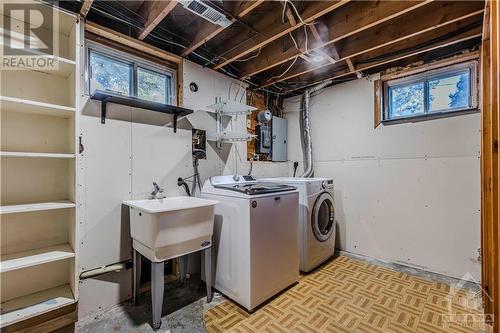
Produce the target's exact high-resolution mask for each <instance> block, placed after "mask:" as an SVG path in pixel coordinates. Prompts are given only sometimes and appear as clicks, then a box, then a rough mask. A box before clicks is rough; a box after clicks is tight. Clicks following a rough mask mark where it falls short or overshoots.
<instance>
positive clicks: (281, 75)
mask: <svg viewBox="0 0 500 333" xmlns="http://www.w3.org/2000/svg"><path fill="white" fill-rule="evenodd" d="M297 59H299V56H296V57H295V59H293V61H292V63H291V64H290V66H288V68H287V69H286V70H285V71H284V72H283V73H281V74H280V75H276V76H273V77H271V78H269V79H267V82H269V81H271V80H272V79H280V78H282V77H283V75H285V74H286V73H288V71H289V70H290V69H291V68H292V67H293V65H295V62H296V61H297Z"/></svg>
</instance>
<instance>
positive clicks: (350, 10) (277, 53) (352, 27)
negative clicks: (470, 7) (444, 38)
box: [240, 1, 430, 78]
mask: <svg viewBox="0 0 500 333" xmlns="http://www.w3.org/2000/svg"><path fill="white" fill-rule="evenodd" d="M428 3H430V1H354V2H352V3H350V4H348V5H346V6H343V7H341V8H339V9H337V10H335V11H333V12H332V13H331V14H330V15H329V17H327V18H325V21H326V22H331V24H329V27H328V39H327V40H325V41H324V43H323V45H318V47H324V46H326V45H328V44H333V43H335V42H337V41H339V40H341V39H343V38H346V37H348V36H351V35H353V34H355V33H357V32H360V31H363V30H366V29H369V28H371V27H373V26H375V25H378V24H381V23H383V22H386V21H388V20H390V19H392V18H395V17H398V16H400V15H403V14H405V13H408V12H411V11H412V10H415V9H417V8H420V7H422V6H424V5H426V4H428ZM299 44H300V43H299ZM299 48H300V49H303V45H300V46H299ZM300 53H301V51H300V50H297V49H296V48H295V47H293V46H292V47H290V48H289V49H287V50H285V51H283V43H282V41H281V40H278V41H275V42H273V43H271V44H269V45H267V46H266V47H265V48H263V49H262V50H261V54H260V55H259V57H257V58H255V59H254V60H252V61H251V62H247V63H245V64H243V65H241V66H240V69H241V75H240V76H241V77H242V78H244V77H249V76H253V75H255V74H258V73H260V72H263V71H266V70H268V69H270V68H272V67H275V66H278V65H281V64H283V63H285V62H287V61H290V60H292V59H294V58H295V57H296V56H298V55H299V54H300ZM334 58H335V56H334Z"/></svg>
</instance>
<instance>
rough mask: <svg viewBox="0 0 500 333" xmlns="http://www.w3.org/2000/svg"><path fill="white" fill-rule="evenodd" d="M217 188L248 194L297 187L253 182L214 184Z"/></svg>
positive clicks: (287, 189) (288, 189) (274, 191)
mask: <svg viewBox="0 0 500 333" xmlns="http://www.w3.org/2000/svg"><path fill="white" fill-rule="evenodd" d="M214 187H215V188H219V189H224V190H230V191H235V192H239V193H244V194H246V195H258V194H266V193H276V192H285V191H293V190H296V188H295V187H293V186H290V185H285V184H275V183H259V182H257V183H251V184H224V185H214Z"/></svg>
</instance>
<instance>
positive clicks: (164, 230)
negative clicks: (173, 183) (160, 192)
mask: <svg viewBox="0 0 500 333" xmlns="http://www.w3.org/2000/svg"><path fill="white" fill-rule="evenodd" d="M217 203H218V201H214V200H207V199H201V198H196V197H168V198H165V199H153V200H131V201H125V202H124V204H125V205H127V206H129V207H130V208H129V209H130V233H131V235H132V240H133V247H134V249H135V250H137V251H138V252H139V253H141V254H142V255H143V256H145V257H146V258H148V259H149V260H151V261H153V262H161V261H165V260H168V259H172V258H176V257H179V256H182V255H185V254H188V253H192V252H196V251H200V250H203V249H204V248H207V247H210V245H211V244H212V233H213V229H214V206H215V205H216V204H217Z"/></svg>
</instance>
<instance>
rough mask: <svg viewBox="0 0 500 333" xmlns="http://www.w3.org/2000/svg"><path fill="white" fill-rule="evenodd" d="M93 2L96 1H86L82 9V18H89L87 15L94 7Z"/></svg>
mask: <svg viewBox="0 0 500 333" xmlns="http://www.w3.org/2000/svg"><path fill="white" fill-rule="evenodd" d="M93 2H94V0H84V1H83V4H82V7H81V8H80V16H81V17H85V16H87V13H88V12H89V10H90V6H92V3H93Z"/></svg>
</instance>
